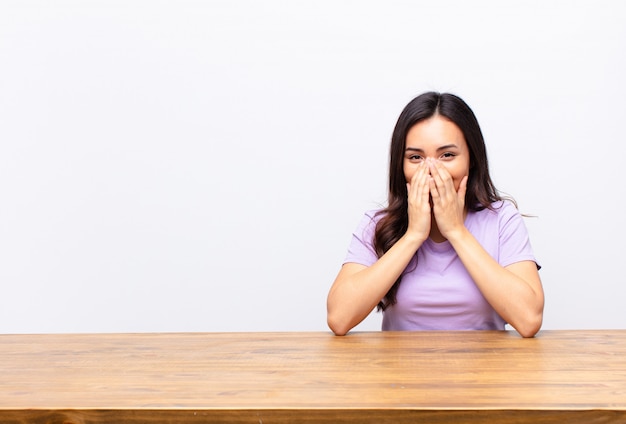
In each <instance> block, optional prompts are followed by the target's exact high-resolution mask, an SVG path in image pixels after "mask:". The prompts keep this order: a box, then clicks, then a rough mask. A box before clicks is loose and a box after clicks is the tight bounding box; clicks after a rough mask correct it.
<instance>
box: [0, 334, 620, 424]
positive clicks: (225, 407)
mask: <svg viewBox="0 0 626 424" xmlns="http://www.w3.org/2000/svg"><path fill="white" fill-rule="evenodd" d="M0 376H1V377H0V422H1V423H3V424H4V423H72V424H78V423H104V422H129V423H140V422H148V423H153V422H154V423H156V422H167V423H179V422H180V423H183V422H189V423H201V422H202V423H204V422H233V423H234V422H250V423H252V422H254V423H258V422H263V423H268V422H281V423H283V422H294V421H296V422H348V421H352V422H353V421H355V420H356V421H360V422H394V423H396V422H403V421H406V422H416V421H424V422H435V423H439V422H456V423H461V422H467V423H474V422H485V420H487V421H489V422H512V423H516V422H535V423H537V422H539V423H543V422H545V423H557V422H560V423H563V422H581V423H582V422H585V423H594V422H597V423H604V422H626V330H611V331H600V330H596V331H542V332H540V333H539V334H538V336H537V337H535V338H533V339H523V338H521V337H519V336H518V335H517V334H516V333H514V332H497V331H469V332H372V333H358V332H357V333H353V334H349V335H348V336H345V337H336V336H333V335H332V334H331V333H326V332H304V333H296V332H294V333H144V334H50V335H0Z"/></svg>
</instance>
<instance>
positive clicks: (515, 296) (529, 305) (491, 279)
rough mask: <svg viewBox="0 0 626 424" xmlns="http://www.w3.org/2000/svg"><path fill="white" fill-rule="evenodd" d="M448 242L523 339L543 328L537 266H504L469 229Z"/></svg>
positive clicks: (490, 299) (541, 294)
mask: <svg viewBox="0 0 626 424" xmlns="http://www.w3.org/2000/svg"><path fill="white" fill-rule="evenodd" d="M448 240H449V241H450V243H451V244H452V246H453V247H454V249H455V251H456V253H457V255H458V256H459V258H460V259H461V261H462V262H463V265H464V266H465V268H466V269H467V271H468V272H469V274H470V276H471V277H472V279H473V280H474V282H475V283H476V285H477V286H478V288H479V289H480V291H481V292H482V294H483V296H484V297H485V299H486V300H487V301H488V302H489V304H490V305H491V306H492V307H493V308H494V310H495V311H496V312H497V313H498V314H499V315H500V316H501V317H502V318H503V319H504V320H505V321H506V322H508V323H509V324H511V325H512V326H513V327H514V328H515V329H516V330H517V331H518V332H519V333H520V334H521V335H522V336H524V337H532V336H533V335H534V334H535V333H536V332H537V331H538V330H539V328H540V327H541V321H542V316H543V303H544V299H543V290H542V289H541V283H540V281H539V276H538V273H537V270H536V265H535V264H534V263H533V264H532V267H534V269H532V267H531V264H522V265H519V266H518V265H514V266H511V267H507V268H505V267H503V266H501V265H500V264H499V263H498V262H497V261H496V260H495V259H493V258H492V257H491V256H490V255H489V254H488V253H487V251H485V249H484V248H483V247H482V246H481V245H480V243H479V242H478V241H477V240H476V238H474V236H473V235H472V234H471V233H470V232H469V231H468V230H467V229H466V228H463V229H462V230H461V231H459V232H458V234H455V235H453V236H451V237H450V238H449V239H448ZM512 269H515V271H516V272H513V271H512Z"/></svg>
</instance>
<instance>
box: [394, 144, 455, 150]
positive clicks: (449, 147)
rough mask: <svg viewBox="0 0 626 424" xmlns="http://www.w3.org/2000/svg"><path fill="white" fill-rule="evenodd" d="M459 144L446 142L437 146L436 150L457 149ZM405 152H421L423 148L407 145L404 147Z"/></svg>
mask: <svg viewBox="0 0 626 424" xmlns="http://www.w3.org/2000/svg"><path fill="white" fill-rule="evenodd" d="M458 148H459V146H457V145H456V144H446V145H445V146H441V147H438V148H437V151H438V152H440V151H442V150H448V149H458ZM404 151H405V152H423V151H424V149H419V148H417V147H407V148H406V149H404Z"/></svg>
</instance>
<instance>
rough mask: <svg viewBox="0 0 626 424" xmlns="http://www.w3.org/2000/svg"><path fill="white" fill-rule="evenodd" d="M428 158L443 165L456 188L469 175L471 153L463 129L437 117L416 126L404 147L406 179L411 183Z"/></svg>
mask: <svg viewBox="0 0 626 424" xmlns="http://www.w3.org/2000/svg"><path fill="white" fill-rule="evenodd" d="M427 158H432V159H434V160H437V161H439V162H440V163H441V164H442V165H443V166H444V167H445V168H446V169H447V171H448V172H449V173H450V175H451V176H452V179H453V181H454V188H455V189H456V190H458V189H459V185H460V184H461V180H462V179H463V177H464V176H466V175H469V169H470V153H469V149H468V147H467V142H466V141H465V137H463V133H462V132H461V129H460V128H459V127H457V126H456V124H455V123H453V122H452V121H450V120H449V119H447V118H445V117H443V116H440V115H435V116H433V117H431V118H428V119H425V120H423V121H420V122H418V123H417V124H415V125H413V126H412V127H411V128H410V129H409V132H408V133H407V135H406V142H405V146H404V177H405V178H406V181H407V182H410V181H411V178H412V177H413V174H415V171H416V170H417V167H418V165H419V164H420V163H422V162H423V161H424V160H426V159H427Z"/></svg>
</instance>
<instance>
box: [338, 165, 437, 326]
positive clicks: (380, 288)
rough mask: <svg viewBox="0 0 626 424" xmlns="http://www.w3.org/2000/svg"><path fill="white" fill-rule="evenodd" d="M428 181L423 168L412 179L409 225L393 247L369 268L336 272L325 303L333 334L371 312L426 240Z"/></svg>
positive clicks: (348, 267)
mask: <svg viewBox="0 0 626 424" xmlns="http://www.w3.org/2000/svg"><path fill="white" fill-rule="evenodd" d="M429 179H430V176H429V171H428V167H426V166H425V165H424V166H421V167H420V169H419V171H417V172H416V173H415V175H414V176H413V178H412V180H411V184H410V185H409V186H408V204H409V206H408V215H409V225H408V229H407V231H406V233H405V234H404V235H403V236H402V237H401V238H400V239H399V240H398V241H397V242H396V244H394V245H393V246H392V247H391V248H390V249H389V250H388V251H387V252H386V253H385V254H384V255H383V256H381V257H380V258H379V259H378V261H376V263H374V264H373V265H372V266H370V267H366V266H364V265H360V264H355V263H347V264H345V265H344V266H343V267H342V268H341V270H340V271H339V274H338V275H337V278H336V279H335V282H334V283H333V285H332V287H331V289H330V292H329V293H328V299H327V320H328V326H329V327H330V329H331V330H332V331H333V332H334V333H335V334H337V335H344V334H346V333H347V332H348V331H350V330H351V329H352V328H354V326H355V325H357V324H358V323H360V322H361V321H363V319H365V318H366V317H367V315H369V313H370V312H372V310H373V309H374V307H375V306H376V305H377V304H378V302H380V301H381V299H382V298H383V297H384V296H385V294H387V292H388V291H389V289H390V288H391V286H393V284H394V283H395V281H396V280H397V279H398V277H399V276H400V274H402V271H404V269H405V268H406V267H407V265H408V264H409V262H410V261H411V258H412V257H413V255H415V252H417V249H418V248H419V247H420V246H421V245H422V243H423V242H424V240H426V239H427V238H428V234H429V232H430V223H431V213H430V204H429V195H430V194H429V190H430V188H429Z"/></svg>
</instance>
